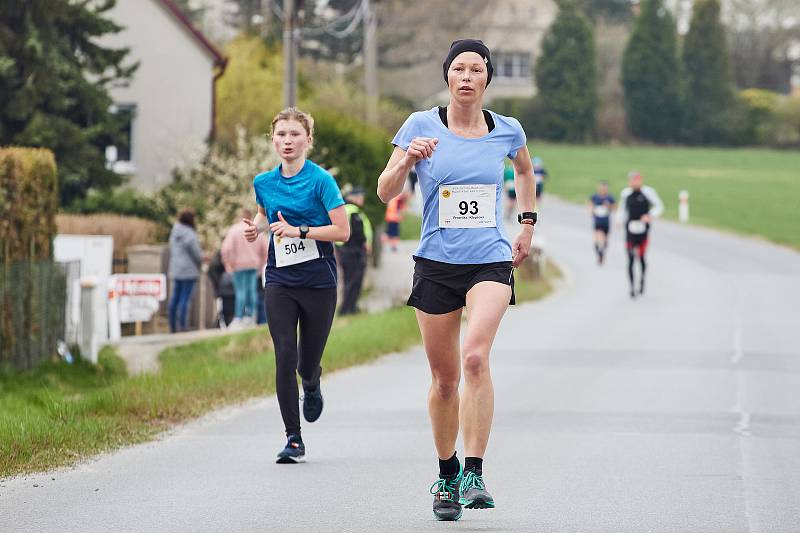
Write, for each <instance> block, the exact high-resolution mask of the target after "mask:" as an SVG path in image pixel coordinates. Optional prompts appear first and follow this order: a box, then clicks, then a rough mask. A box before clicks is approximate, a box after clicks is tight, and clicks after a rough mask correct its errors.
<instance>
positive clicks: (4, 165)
mask: <svg viewBox="0 0 800 533" xmlns="http://www.w3.org/2000/svg"><path fill="white" fill-rule="evenodd" d="M57 210H58V179H57V176H56V163H55V159H54V157H53V153H52V152H51V151H50V150H47V149H44V148H15V147H12V148H0V263H9V262H12V261H18V260H34V259H50V258H51V257H52V243H53V236H54V235H55V232H56V227H55V220H54V215H55V213H56V211H57Z"/></svg>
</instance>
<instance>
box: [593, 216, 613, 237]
mask: <svg viewBox="0 0 800 533" xmlns="http://www.w3.org/2000/svg"><path fill="white" fill-rule="evenodd" d="M594 230H595V231H602V232H603V233H605V234H606V235H608V232H609V231H610V230H611V226H610V224H609V223H608V219H607V218H606V219H594Z"/></svg>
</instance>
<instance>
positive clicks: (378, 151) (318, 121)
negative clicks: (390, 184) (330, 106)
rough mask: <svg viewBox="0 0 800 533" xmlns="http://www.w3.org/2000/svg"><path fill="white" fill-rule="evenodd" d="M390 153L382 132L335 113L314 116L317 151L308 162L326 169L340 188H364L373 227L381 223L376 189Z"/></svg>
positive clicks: (381, 207)
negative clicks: (348, 186) (351, 186)
mask: <svg viewBox="0 0 800 533" xmlns="http://www.w3.org/2000/svg"><path fill="white" fill-rule="evenodd" d="M391 153H392V145H391V143H390V139H389V138H388V136H387V135H386V132H385V131H384V130H383V129H380V128H376V127H372V126H368V125H367V124H364V123H363V122H361V121H359V120H357V119H355V118H353V117H351V116H347V115H342V114H341V113H338V112H336V111H331V110H317V111H315V112H314V149H313V151H312V153H311V154H309V158H311V159H313V160H314V162H316V163H317V164H319V165H321V166H322V167H324V168H327V169H328V170H329V171H330V172H331V174H333V175H334V176H335V177H336V180H337V181H338V182H339V186H340V187H341V186H342V185H344V184H345V183H352V184H353V185H361V186H362V187H364V189H365V190H366V193H367V194H366V202H365V205H364V211H366V213H367V216H369V218H370V219H371V220H372V221H373V223H374V222H378V221H380V220H382V216H383V212H384V207H383V205H382V204H381V202H380V200H379V199H378V195H377V192H376V185H377V181H378V176H380V173H381V172H383V169H384V168H385V167H386V161H388V159H389V156H390V155H391Z"/></svg>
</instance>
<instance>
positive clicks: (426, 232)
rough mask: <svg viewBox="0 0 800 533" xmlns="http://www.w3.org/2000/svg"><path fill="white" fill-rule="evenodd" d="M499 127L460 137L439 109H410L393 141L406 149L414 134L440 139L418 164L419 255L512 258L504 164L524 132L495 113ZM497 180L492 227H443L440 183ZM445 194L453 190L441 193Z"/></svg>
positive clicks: (452, 259)
mask: <svg viewBox="0 0 800 533" xmlns="http://www.w3.org/2000/svg"><path fill="white" fill-rule="evenodd" d="M490 113H491V114H492V117H493V118H494V124H495V127H494V129H493V130H492V131H490V132H489V133H488V134H487V135H484V136H483V137H479V138H477V139H467V138H464V137H459V136H458V135H456V134H455V133H453V132H451V131H450V130H449V129H447V127H446V126H445V125H444V123H443V122H442V120H441V119H440V118H439V111H438V108H436V107H434V108H433V109H430V110H429V111H417V112H416V113H412V114H411V116H410V117H408V119H407V120H406V122H405V124H403V126H402V127H401V128H400V131H398V132H397V135H395V137H394V139H393V140H392V144H393V145H395V146H399V147H400V148H402V149H403V150H408V146H409V144H411V141H412V140H413V139H414V137H431V138H434V137H435V138H438V139H439V144H438V145H437V146H436V150H435V151H434V152H433V155H432V156H431V157H429V158H427V159H423V160H421V161H418V162H417V164H416V165H415V167H414V168H415V169H416V171H417V176H418V178H419V188H420V191H422V199H423V204H422V234H421V236H420V243H419V248H417V251H416V252H415V254H414V255H415V256H417V257H424V258H425V259H431V260H433V261H440V262H443V263H451V264H461V265H465V264H467V265H468V264H483V263H495V262H499V261H511V243H510V242H509V240H508V238H507V237H506V235H505V230H504V228H503V202H502V192H503V166H504V165H503V163H504V161H505V158H506V157H508V158H510V159H514V157H516V155H517V151H518V150H519V149H520V148H522V147H523V146H525V142H526V140H525V131H524V130H523V129H522V126H521V125H520V123H519V122H518V121H517V120H516V119H514V118H511V117H504V116H502V115H498V114H497V113H494V112H491V111H490ZM443 185H447V186H452V185H493V186H494V188H495V202H494V204H495V216H494V218H495V221H496V225H495V226H494V227H480V228H454V227H439V226H440V221H439V203H440V189H439V188H440V186H443ZM443 194H446V195H447V194H449V193H447V192H443Z"/></svg>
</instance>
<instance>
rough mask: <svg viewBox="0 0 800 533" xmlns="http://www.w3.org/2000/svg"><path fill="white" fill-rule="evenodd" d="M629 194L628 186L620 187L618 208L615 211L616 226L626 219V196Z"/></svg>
mask: <svg viewBox="0 0 800 533" xmlns="http://www.w3.org/2000/svg"><path fill="white" fill-rule="evenodd" d="M630 194H631V189H630V187H626V188H624V189H622V192H621V193H619V203H618V204H617V205H619V208H618V209H617V211H616V213H617V216H616V221H617V225H618V226H622V225H623V224H624V223H625V221H626V220H627V219H628V196H630Z"/></svg>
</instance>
